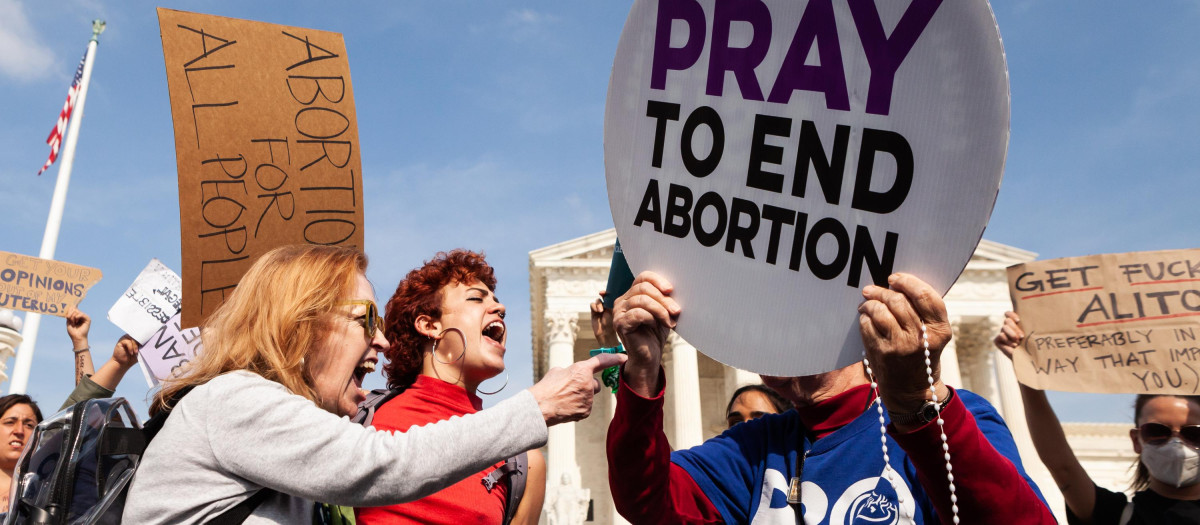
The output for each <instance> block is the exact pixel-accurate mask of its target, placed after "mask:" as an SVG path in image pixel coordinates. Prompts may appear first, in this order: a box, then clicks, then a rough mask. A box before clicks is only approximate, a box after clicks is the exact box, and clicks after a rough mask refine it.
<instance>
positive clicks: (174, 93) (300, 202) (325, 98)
mask: <svg viewBox="0 0 1200 525" xmlns="http://www.w3.org/2000/svg"><path fill="white" fill-rule="evenodd" d="M158 23H159V30H160V31H161V33H162V41H163V56H164V58H165V60H166V68H167V84H168V86H169V88H170V91H171V116H172V118H173V120H174V123H175V155H176V161H177V164H178V170H179V217H180V226H181V230H182V246H183V285H184V294H183V297H184V300H183V301H184V302H183V312H184V315H183V325H184V326H198V325H199V324H200V323H201V322H202V321H203V320H204V319H205V318H207V317H208V315H209V314H211V313H212V311H213V310H214V309H216V308H217V306H219V305H220V304H221V303H222V302H223V301H224V299H225V297H226V296H227V295H228V294H229V293H230V292H232V291H233V289H234V288H235V287H236V286H237V283H238V280H240V279H241V276H242V274H243V273H245V271H246V270H247V269H249V267H250V265H251V264H253V262H254V261H255V260H256V259H257V258H258V257H259V256H260V255H262V254H263V253H265V252H267V251H269V250H271V249H272V248H275V247H278V246H283V245H288V244H325V245H341V246H353V247H358V248H362V246H363V208H362V166H361V159H360V156H359V151H358V124H357V122H358V120H357V116H356V113H355V109H354V95H353V89H352V87H351V82H350V66H349V63H348V62H347V59H346V45H345V43H344V42H343V40H342V36H341V35H340V34H338V33H330V32H327V31H317V30H312V29H303V28H298V27H288V26H281V25H275V24H267V23H263V22H254V21H248V20H237V19H232V18H224V17H219V16H211V15H202V14H196V13H187V12H183V11H173V10H170V9H163V8H159V10H158Z"/></svg>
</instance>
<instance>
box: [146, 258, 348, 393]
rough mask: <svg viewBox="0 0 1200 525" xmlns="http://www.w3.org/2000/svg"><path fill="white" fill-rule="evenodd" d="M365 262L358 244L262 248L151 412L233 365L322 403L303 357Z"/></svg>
mask: <svg viewBox="0 0 1200 525" xmlns="http://www.w3.org/2000/svg"><path fill="white" fill-rule="evenodd" d="M366 269H367V256H366V255H365V254H363V253H362V252H361V251H358V250H355V249H352V248H343V247H339V246H313V245H299V246H283V247H280V248H276V249H274V250H271V251H269V252H267V253H266V254H264V255H263V256H262V257H260V258H259V259H258V261H256V262H255V263H254V265H253V266H251V267H250V270H249V271H247V272H246V274H245V275H243V276H242V280H241V281H240V282H239V283H238V286H237V288H236V289H234V291H233V293H232V294H230V295H229V297H227V298H226V299H225V302H224V303H222V304H221V306H219V307H217V309H216V311H214V312H213V313H212V315H210V316H209V317H208V320H207V321H205V323H204V325H203V326H202V327H201V329H200V330H201V341H202V344H203V345H204V346H203V349H202V350H201V351H200V352H199V355H198V356H197V358H196V359H195V360H194V361H192V362H191V363H189V366H188V368H187V370H186V371H185V372H184V374H183V375H182V376H181V377H178V378H175V379H168V380H166V381H165V382H164V383H163V387H162V389H160V390H159V391H158V393H157V394H155V396H154V402H153V403H152V406H151V413H152V415H153V414H154V413H157V412H158V411H160V410H164V409H170V403H172V401H171V399H172V397H173V396H175V395H176V394H177V393H178V392H179V391H180V390H182V389H184V388H186V387H192V386H198V385H202V384H204V383H206V382H208V381H209V380H211V379H213V378H215V377H217V376H219V375H221V374H224V373H227V372H232V371H235V370H246V371H249V372H254V373H255V374H258V375H260V376H262V377H264V378H266V379H269V380H271V381H275V382H277V383H280V384H282V385H283V386H284V387H287V389H288V390H290V391H291V392H292V393H295V394H298V395H301V396H304V397H305V398H308V399H309V400H311V401H312V402H314V403H316V404H317V405H318V406H321V401H320V400H319V399H317V394H316V391H315V390H313V378H312V377H311V376H310V374H309V373H308V371H307V370H306V368H305V366H304V357H305V356H306V355H308V354H309V353H311V352H314V351H315V350H316V349H317V348H319V347H320V345H322V344H323V340H324V338H325V337H326V336H327V335H328V332H329V323H328V320H329V319H330V317H329V316H328V314H329V313H330V312H331V311H333V309H334V307H335V306H336V304H337V302H338V301H340V300H344V298H345V297H346V296H347V295H348V294H349V293H350V291H351V289H352V287H353V286H354V277H355V275H357V274H359V273H363V272H365V271H366Z"/></svg>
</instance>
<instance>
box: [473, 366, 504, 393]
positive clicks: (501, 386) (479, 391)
mask: <svg viewBox="0 0 1200 525" xmlns="http://www.w3.org/2000/svg"><path fill="white" fill-rule="evenodd" d="M508 379H509V375H508V370H505V371H504V384H503V385H500V388H497V389H495V390H493V391H491V392H484V391H483V390H480V389H479V387H475V392H476V393H479V394H482V395H485V396H491V395H496V394H499V393H500V391H501V390H504V387H506V386H508Z"/></svg>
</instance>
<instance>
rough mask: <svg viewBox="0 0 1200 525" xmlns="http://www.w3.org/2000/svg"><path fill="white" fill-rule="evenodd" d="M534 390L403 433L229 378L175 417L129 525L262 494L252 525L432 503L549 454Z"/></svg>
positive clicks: (131, 507)
mask: <svg viewBox="0 0 1200 525" xmlns="http://www.w3.org/2000/svg"><path fill="white" fill-rule="evenodd" d="M546 436H547V431H546V423H545V421H544V420H543V418H542V413H541V411H540V410H539V409H538V406H537V401H535V400H534V398H533V395H532V394H530V393H529V392H528V391H522V392H521V393H519V394H517V395H516V396H514V397H512V398H510V399H507V400H505V401H502V402H500V403H499V404H497V405H496V406H494V407H492V408H489V409H487V410H484V411H481V412H479V413H477V414H471V415H467V416H464V417H453V418H450V419H449V420H447V421H442V422H439V423H437V424H433V425H425V426H422V427H413V428H412V429H409V430H408V431H407V432H405V433H396V434H392V433H390V432H377V431H375V429H373V428H370V427H362V426H360V425H357V424H354V423H351V422H350V420H349V418H346V417H338V416H335V415H333V414H331V413H329V412H327V411H325V410H324V409H322V408H320V407H318V406H316V405H315V404H313V402H312V401H309V400H307V399H305V398H303V397H301V396H298V395H295V394H292V393H291V392H289V391H288V390H287V389H286V388H284V386H283V385H281V384H279V383H276V382H274V381H269V380H267V379H264V378H263V377H261V376H259V375H257V374H253V373H250V372H245V371H241V372H231V373H228V374H225V375H222V376H220V377H217V378H216V379H213V380H212V381H209V382H208V383H206V384H204V385H201V386H198V387H196V388H195V389H194V390H192V391H191V392H190V393H189V394H188V395H187V396H185V397H184V398H183V399H182V400H181V401H180V402H179V404H178V405H177V406H176V407H175V409H174V410H173V411H172V413H171V417H169V418H167V422H166V424H165V425H164V426H163V429H162V431H160V432H159V434H158V435H157V436H156V437H155V438H154V441H152V442H151V443H150V446H149V447H148V448H147V449H146V453H145V455H144V456H143V458H142V463H141V465H140V466H139V467H138V470H137V473H136V474H135V475H134V478H133V485H132V487H131V488H130V490H129V498H128V500H127V503H126V505H125V514H124V517H123V520H122V521H123V522H124V523H138V524H155V523H203V522H205V521H207V520H208V519H211V518H212V517H214V516H217V515H219V514H221V513H222V512H224V511H226V510H228V509H229V508H231V507H233V506H234V505H237V504H238V503H239V502H241V501H242V500H244V499H246V498H248V497H250V496H251V495H253V494H254V493H255V491H257V490H258V489H260V488H263V487H268V488H272V489H275V490H277V491H279V492H280V494H278V495H275V496H274V497H271V498H268V499H267V500H266V501H264V502H263V503H262V504H261V505H259V507H258V509H257V510H256V511H255V512H254V514H253V515H251V516H250V518H249V519H247V520H246V523H247V524H255V523H288V524H296V523H311V520H312V506H313V501H321V502H325V503H334V504H338V505H346V506H354V507H367V506H370V507H374V506H381V505H393V504H396V503H403V502H406V501H412V500H415V499H419V498H422V497H425V496H427V495H429V494H432V493H434V492H437V491H439V490H441V489H443V488H445V487H447V486H450V485H452V484H454V483H456V482H458V481H459V480H462V479H464V478H466V477H467V476H469V475H471V474H474V473H476V472H479V471H481V470H483V469H484V468H487V466H488V465H492V464H495V463H497V462H499V461H501V460H503V459H504V458H506V457H509V456H512V455H515V454H517V453H519V452H521V451H523V450H529V449H533V448H537V447H540V446H542V445H543V444H545V443H546Z"/></svg>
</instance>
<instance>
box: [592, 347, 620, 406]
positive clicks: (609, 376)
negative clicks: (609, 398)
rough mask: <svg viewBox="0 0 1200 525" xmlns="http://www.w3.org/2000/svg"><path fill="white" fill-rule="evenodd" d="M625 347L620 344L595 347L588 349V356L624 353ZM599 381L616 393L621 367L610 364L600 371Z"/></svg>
mask: <svg viewBox="0 0 1200 525" xmlns="http://www.w3.org/2000/svg"><path fill="white" fill-rule="evenodd" d="M624 353H625V347H624V346H621V345H617V346H610V347H605V348H597V349H595V350H589V351H588V357H594V356H596V355H598V354H624ZM600 381H601V382H602V383H604V386H606V387H609V388H611V389H612V393H614V394H615V393H617V386H618V385H620V383H621V367H619V366H610V367H608V368H605V369H604V371H602V372H600Z"/></svg>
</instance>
